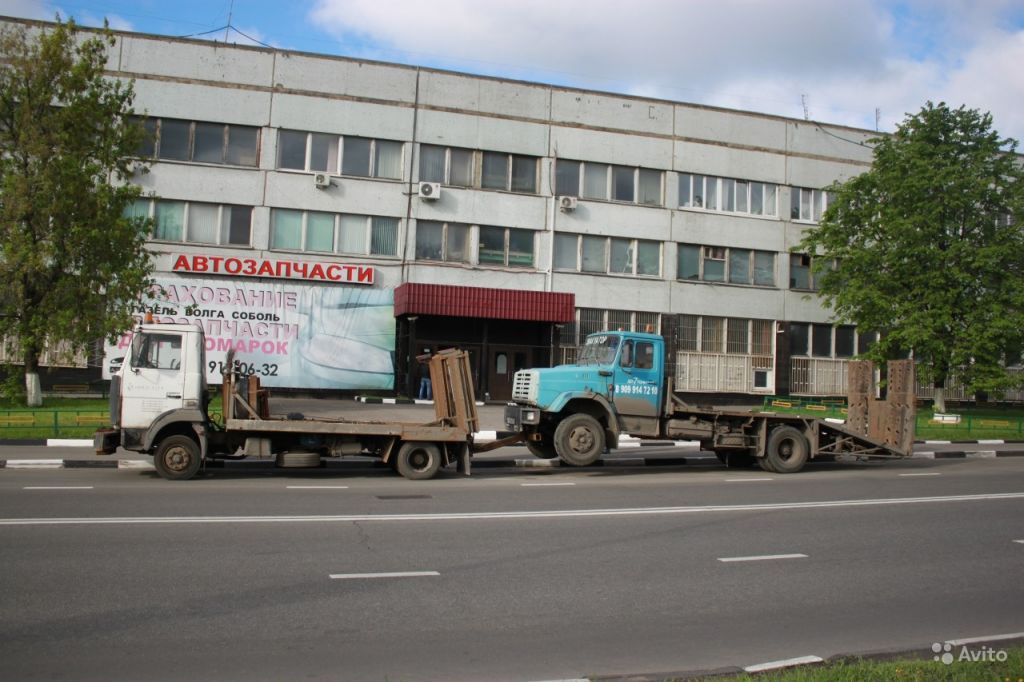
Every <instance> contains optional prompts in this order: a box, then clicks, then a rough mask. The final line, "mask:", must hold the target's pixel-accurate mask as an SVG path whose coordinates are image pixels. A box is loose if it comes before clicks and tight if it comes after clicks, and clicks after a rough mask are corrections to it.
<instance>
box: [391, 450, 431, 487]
mask: <svg viewBox="0 0 1024 682" xmlns="http://www.w3.org/2000/svg"><path fill="white" fill-rule="evenodd" d="M395 469H397V470H398V473H400V474H402V476H404V477H405V478H408V479H409V480H412V481H422V480H425V479H428V478H433V477H434V476H436V475H437V472H438V471H439V470H440V469H441V451H440V450H439V449H438V447H437V446H436V445H434V444H433V443H422V442H417V441H410V442H408V443H403V444H402V447H401V448H400V449H399V450H398V457H397V459H396V460H395Z"/></svg>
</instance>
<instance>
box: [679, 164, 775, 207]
mask: <svg viewBox="0 0 1024 682" xmlns="http://www.w3.org/2000/svg"><path fill="white" fill-rule="evenodd" d="M679 206H680V208H702V209H705V210H707V211H722V212H725V213H745V214H747V215H759V216H777V215H778V185H774V184H771V183H767V182H751V181H748V180H735V179H732V178H718V177H714V176H711V175H694V174H691V173H680V174H679Z"/></svg>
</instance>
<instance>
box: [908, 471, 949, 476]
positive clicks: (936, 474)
mask: <svg viewBox="0 0 1024 682" xmlns="http://www.w3.org/2000/svg"><path fill="white" fill-rule="evenodd" d="M941 475H942V474H940V473H938V472H928V473H926V474H900V476H941Z"/></svg>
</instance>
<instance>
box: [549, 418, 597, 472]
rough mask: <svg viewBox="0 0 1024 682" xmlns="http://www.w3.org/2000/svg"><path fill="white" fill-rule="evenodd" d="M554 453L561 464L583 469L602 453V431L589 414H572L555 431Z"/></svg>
mask: <svg viewBox="0 0 1024 682" xmlns="http://www.w3.org/2000/svg"><path fill="white" fill-rule="evenodd" d="M555 451H556V452H557V453H558V456H559V457H560V458H561V459H562V461H563V462H565V463H566V464H569V465H571V466H574V467H585V466H589V465H591V464H593V463H594V462H596V461H597V459H598V457H600V456H601V453H602V452H604V429H603V428H601V424H599V423H598V421H597V420H596V419H594V418H593V417H591V416H590V415H589V414H573V415H569V416H568V417H566V418H565V419H563V420H562V421H561V422H560V423H559V424H558V428H556V429H555Z"/></svg>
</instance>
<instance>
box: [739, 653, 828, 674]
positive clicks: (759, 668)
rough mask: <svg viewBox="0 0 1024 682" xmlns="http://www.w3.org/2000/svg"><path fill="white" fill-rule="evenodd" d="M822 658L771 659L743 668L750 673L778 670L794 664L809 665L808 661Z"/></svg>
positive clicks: (814, 661)
mask: <svg viewBox="0 0 1024 682" xmlns="http://www.w3.org/2000/svg"><path fill="white" fill-rule="evenodd" d="M822 660H823V659H822V658H820V657H818V656H800V657H799V658H787V659H786V660H784V661H771V662H769V663H758V664H757V665H748V666H747V667H746V668H744V669H743V670H744V671H745V672H748V673H759V672H764V671H767V670H778V669H779V668H789V667H791V666H794V665H807V664H808V663H821V662H822Z"/></svg>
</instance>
